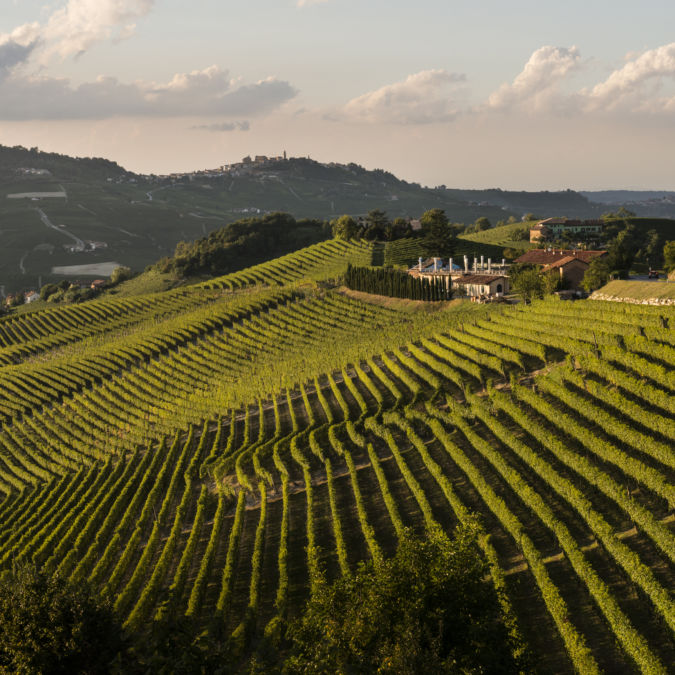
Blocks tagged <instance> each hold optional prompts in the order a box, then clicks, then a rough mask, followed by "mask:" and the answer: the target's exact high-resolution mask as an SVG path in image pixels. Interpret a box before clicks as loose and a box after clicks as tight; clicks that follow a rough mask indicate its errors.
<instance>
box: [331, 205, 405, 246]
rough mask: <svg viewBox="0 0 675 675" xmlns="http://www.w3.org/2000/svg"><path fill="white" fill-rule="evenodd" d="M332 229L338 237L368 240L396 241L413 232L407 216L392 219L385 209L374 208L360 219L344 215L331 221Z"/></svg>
mask: <svg viewBox="0 0 675 675" xmlns="http://www.w3.org/2000/svg"><path fill="white" fill-rule="evenodd" d="M330 227H331V231H332V233H333V236H334V237H337V238H338V239H366V240H367V241H375V240H378V241H394V240H396V239H402V238H403V237H410V236H412V234H413V230H412V227H411V226H410V221H408V220H406V219H405V218H394V220H390V219H389V217H388V216H387V214H386V212H385V211H382V210H380V209H373V210H372V211H369V212H368V215H367V216H366V217H365V218H359V219H358V220H356V219H354V218H352V216H349V215H343V216H340V217H339V218H336V219H335V220H331V221H330Z"/></svg>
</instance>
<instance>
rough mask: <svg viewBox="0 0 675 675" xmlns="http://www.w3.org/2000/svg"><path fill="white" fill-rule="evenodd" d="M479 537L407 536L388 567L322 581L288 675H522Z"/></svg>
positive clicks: (469, 531)
mask: <svg viewBox="0 0 675 675" xmlns="http://www.w3.org/2000/svg"><path fill="white" fill-rule="evenodd" d="M477 536H478V535H477V531H476V528H474V527H472V526H469V527H459V528H457V530H456V531H455V536H454V538H453V539H450V538H449V537H448V536H447V535H446V534H444V533H443V532H442V531H441V530H440V528H438V529H434V530H432V531H431V532H429V533H428V535H427V536H425V537H421V538H416V537H414V536H412V535H411V534H410V532H405V533H404V534H403V535H402V537H401V538H400V540H399V545H398V550H397V551H396V554H395V555H394V556H393V558H390V559H388V560H384V561H382V562H380V563H378V564H374V563H372V562H370V563H368V564H362V565H361V566H360V567H359V568H358V570H357V572H356V573H354V574H352V575H347V576H344V577H342V578H340V579H338V580H337V581H336V582H335V583H334V584H333V585H332V586H329V585H328V584H327V583H326V582H323V581H320V582H319V584H318V588H317V590H316V592H315V593H314V594H313V595H312V597H311V599H310V600H309V603H308V605H307V609H306V611H305V613H304V615H303V616H302V617H300V618H299V619H298V620H297V621H296V622H295V623H294V624H293V625H292V626H291V628H290V630H289V636H290V638H291V642H292V644H291V656H290V657H289V658H288V659H287V661H286V664H285V666H286V669H287V671H288V672H290V673H310V672H311V673H338V672H339V673H376V672H377V673H402V674H408V673H409V674H411V675H412V674H413V673H467V672H478V673H480V672H501V673H511V672H519V669H520V667H521V666H522V664H520V663H518V660H517V659H516V658H515V657H514V656H513V653H514V651H515V649H514V648H515V647H516V644H515V642H514V640H513V639H512V638H511V637H510V636H509V631H508V629H507V627H506V625H505V621H504V617H503V616H502V611H501V608H500V604H499V601H498V596H497V593H496V592H495V589H494V586H493V585H492V584H491V583H489V582H487V581H486V580H485V576H486V574H487V572H488V568H487V565H486V563H485V561H484V560H483V559H482V557H481V556H480V554H479V549H478V546H477V543H476V542H477Z"/></svg>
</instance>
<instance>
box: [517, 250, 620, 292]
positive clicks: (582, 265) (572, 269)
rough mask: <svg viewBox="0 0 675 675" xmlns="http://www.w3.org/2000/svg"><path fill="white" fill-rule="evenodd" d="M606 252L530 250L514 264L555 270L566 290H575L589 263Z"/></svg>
mask: <svg viewBox="0 0 675 675" xmlns="http://www.w3.org/2000/svg"><path fill="white" fill-rule="evenodd" d="M606 254H607V251H576V250H569V249H558V250H555V249H532V250H530V251H527V252H526V253H524V254H523V255H521V256H520V258H516V260H515V262H516V263H522V264H526V265H537V266H539V267H541V269H542V270H543V271H544V272H546V271H548V270H556V271H557V272H559V274H560V279H561V280H562V281H563V282H564V284H565V286H567V288H569V289H572V290H576V289H578V288H579V287H580V285H581V280H582V279H583V278H584V274H586V270H587V269H588V267H589V265H590V264H591V261H592V260H594V259H595V258H601V257H603V256H604V255H606Z"/></svg>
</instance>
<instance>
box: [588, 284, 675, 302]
mask: <svg viewBox="0 0 675 675" xmlns="http://www.w3.org/2000/svg"><path fill="white" fill-rule="evenodd" d="M592 297H593V299H601V300H617V301H619V302H646V301H650V300H653V301H657V302H658V301H670V302H671V303H672V304H675V283H673V282H672V281H671V282H668V281H610V282H609V283H608V284H607V285H605V286H603V287H602V288H599V289H598V290H597V291H595V292H594V293H593V296H592ZM654 304H656V302H655V303H654ZM664 304H665V303H664Z"/></svg>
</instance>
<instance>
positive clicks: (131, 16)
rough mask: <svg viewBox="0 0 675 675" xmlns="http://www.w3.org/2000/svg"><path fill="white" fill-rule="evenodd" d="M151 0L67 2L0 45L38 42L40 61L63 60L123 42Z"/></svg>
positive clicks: (149, 7)
mask: <svg viewBox="0 0 675 675" xmlns="http://www.w3.org/2000/svg"><path fill="white" fill-rule="evenodd" d="M154 2H155V0H68V1H67V2H66V3H65V5H63V6H61V7H59V8H57V9H55V10H54V11H53V12H52V14H51V15H50V16H49V18H48V19H47V21H46V23H45V24H43V25H41V24H39V23H28V24H24V25H22V26H19V27H18V28H16V29H15V30H14V31H12V33H10V34H6V35H0V44H2V43H3V42H5V41H7V40H9V39H12V40H13V41H15V42H18V43H19V44H23V45H25V44H29V43H39V45H40V47H41V50H40V56H39V59H40V62H41V63H42V64H43V65H44V64H46V63H47V62H49V61H50V60H51V59H52V58H53V57H54V56H57V57H60V58H66V57H68V56H73V55H75V56H77V55H79V54H82V53H84V52H86V51H87V50H88V49H90V48H91V47H92V46H93V45H95V44H96V43H98V42H102V41H104V40H109V39H112V40H115V41H119V40H123V39H126V38H128V37H130V36H131V35H132V34H133V32H134V29H135V24H134V23H133V21H134V20H136V19H139V18H141V17H143V16H145V15H147V14H148V13H149V12H150V11H151V10H152V8H153V6H154Z"/></svg>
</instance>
